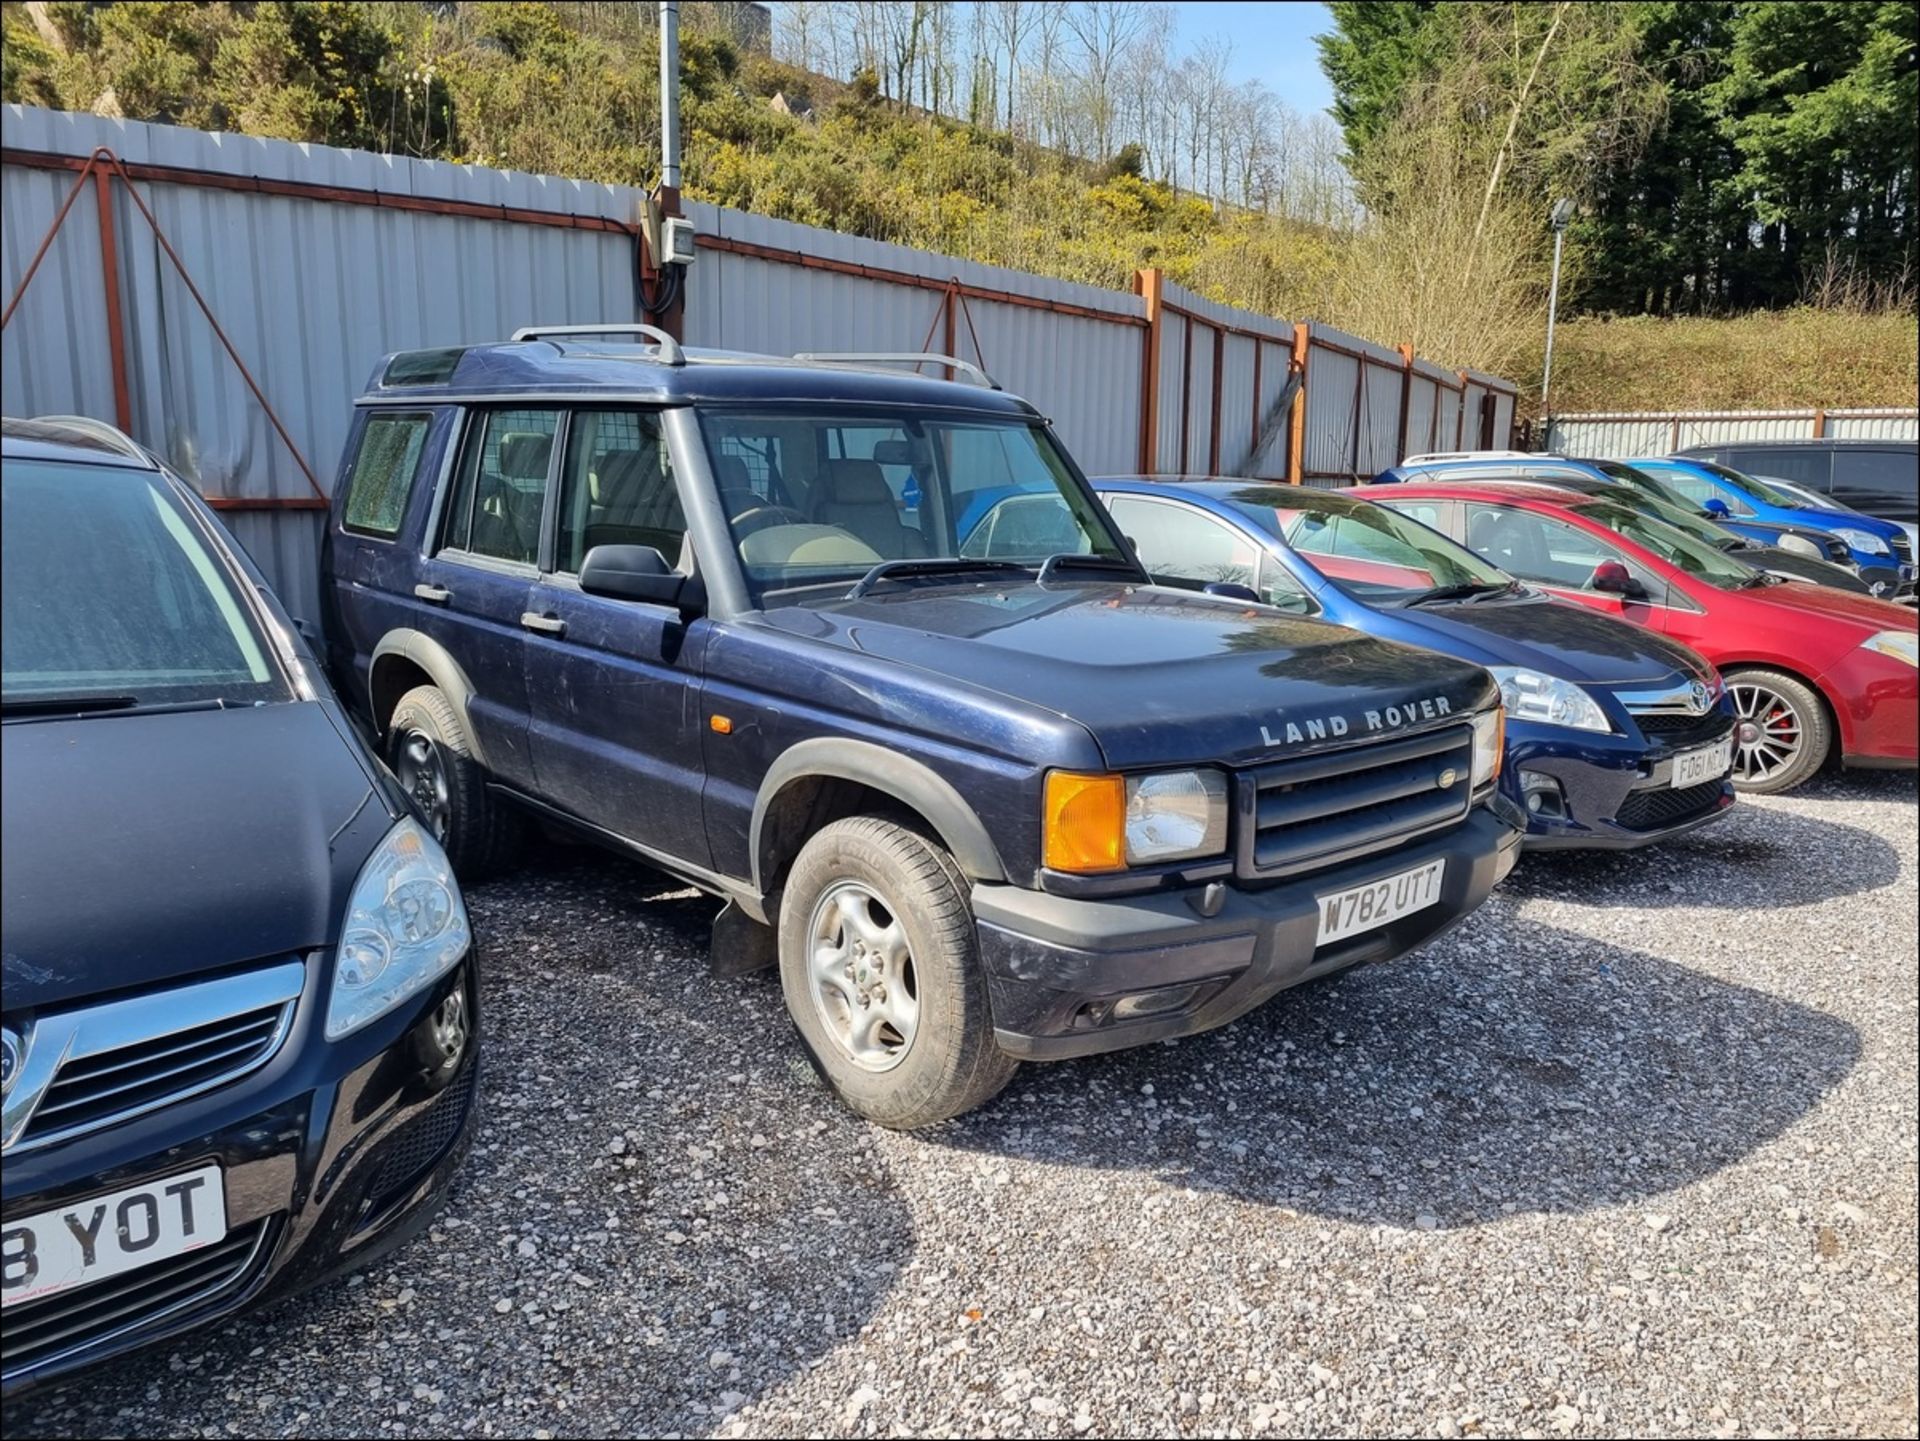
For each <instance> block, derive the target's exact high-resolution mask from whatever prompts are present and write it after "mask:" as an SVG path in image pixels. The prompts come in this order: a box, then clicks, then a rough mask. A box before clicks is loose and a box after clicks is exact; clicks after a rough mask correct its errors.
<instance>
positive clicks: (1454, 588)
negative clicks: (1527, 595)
mask: <svg viewBox="0 0 1920 1441" xmlns="http://www.w3.org/2000/svg"><path fill="white" fill-rule="evenodd" d="M1512 589H1513V582H1512V581H1510V580H1503V581H1486V580H1468V581H1461V582H1460V583H1459V584H1458V585H1436V586H1435V587H1434V588H1433V589H1432V590H1423V591H1421V592H1420V594H1418V595H1416V596H1415V597H1414V598H1413V599H1412V600H1410V601H1408V602H1407V604H1408V605H1409V606H1415V605H1425V604H1426V603H1427V602H1428V601H1430V600H1465V599H1466V598H1467V597H1468V596H1470V595H1504V594H1506V593H1507V592H1508V591H1510V590H1512Z"/></svg>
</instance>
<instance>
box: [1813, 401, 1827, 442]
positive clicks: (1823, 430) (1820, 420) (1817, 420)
mask: <svg viewBox="0 0 1920 1441" xmlns="http://www.w3.org/2000/svg"><path fill="white" fill-rule="evenodd" d="M1826 436H1827V408H1826V407H1825V406H1824V405H1823V406H1821V407H1820V408H1819V409H1818V410H1816V411H1814V413H1813V438H1814V439H1815V440H1825V439H1826Z"/></svg>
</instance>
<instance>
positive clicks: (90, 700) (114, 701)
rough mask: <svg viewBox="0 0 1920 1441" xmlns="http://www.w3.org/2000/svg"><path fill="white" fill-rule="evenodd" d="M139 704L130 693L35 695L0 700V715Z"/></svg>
mask: <svg viewBox="0 0 1920 1441" xmlns="http://www.w3.org/2000/svg"><path fill="white" fill-rule="evenodd" d="M138 704H140V698H139V697H138V696H131V695H36V696H22V697H20V698H19V699H18V700H0V715H10V716H29V715H80V714H81V713H83V712H86V711H103V710H126V709H128V708H129V707H131V706H136V705H138Z"/></svg>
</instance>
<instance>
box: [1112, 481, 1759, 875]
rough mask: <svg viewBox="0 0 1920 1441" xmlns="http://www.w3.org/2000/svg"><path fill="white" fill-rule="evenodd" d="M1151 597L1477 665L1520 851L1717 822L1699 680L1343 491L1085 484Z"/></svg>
mask: <svg viewBox="0 0 1920 1441" xmlns="http://www.w3.org/2000/svg"><path fill="white" fill-rule="evenodd" d="M1094 489H1095V490H1096V491H1097V492H1098V493H1099V494H1100V497H1101V499H1102V500H1104V501H1105V502H1106V505H1107V509H1108V511H1109V512H1110V513H1111V514H1112V515H1113V517H1114V519H1115V520H1116V521H1117V522H1118V523H1119V526H1120V529H1121V530H1122V531H1123V532H1125V533H1126V535H1127V536H1128V538H1129V539H1130V540H1131V541H1132V542H1133V544H1134V546H1135V548H1136V549H1137V551H1138V552H1139V555H1140V559H1141V562H1142V563H1143V564H1144V565H1145V566H1146V568H1147V570H1148V572H1149V573H1150V574H1151V575H1152V576H1153V578H1154V580H1155V582H1156V583H1157V584H1161V585H1171V586H1178V587H1182V588H1185V589H1191V590H1204V591H1209V592H1211V593H1213V594H1216V595H1230V596H1235V597H1238V598H1240V599H1242V600H1249V601H1256V600H1257V601H1259V602H1261V603H1263V604H1267V605H1273V606H1277V607H1279V608H1280V609H1282V610H1288V611H1292V612H1294V613H1295V614H1298V615H1310V616H1317V617H1319V618H1321V619H1323V620H1328V621H1333V622H1336V623H1338V624H1340V625H1344V626H1350V627H1352V628H1353V629H1355V630H1359V631H1364V632H1366V633H1367V634H1369V635H1373V636H1378V637H1381V638H1383V639H1387V640H1395V641H1400V642H1402V643H1404V644H1407V645H1412V646H1420V647H1423V648H1425V649H1427V650H1434V651H1440V652H1442V653H1444V654H1446V655H1450V656H1455V657H1458V658H1459V659H1461V660H1468V661H1472V662H1474V663H1476V664H1478V665H1483V666H1485V667H1486V668H1487V669H1488V670H1489V671H1491V672H1492V673H1493V676H1494V679H1495V680H1497V681H1498V682H1499V684H1500V689H1501V693H1502V695H1503V697H1504V699H1505V701H1506V706H1507V738H1506V763H1505V765H1504V766H1503V767H1502V768H1501V774H1500V787H1501V790H1502V791H1503V792H1504V793H1505V794H1506V795H1507V798H1508V799H1509V800H1511V801H1513V802H1515V803H1516V804H1517V805H1519V806H1520V807H1522V808H1523V809H1524V811H1525V814H1526V817H1527V828H1526V834H1525V844H1526V846H1527V847H1528V848H1529V849H1573V848H1612V849H1625V848H1629V847H1634V846H1644V845H1647V844H1649V843H1651V842H1654V841H1659V840H1665V839H1667V838H1668V837H1670V836H1675V835H1679V834H1681V833H1683V832H1686V831H1690V830H1693V829H1695V828H1697V827H1699V826H1703V825H1706V824H1708V823H1709V822H1711V821H1714V820H1717V819H1718V818H1720V817H1721V816H1723V815H1725V814H1726V812H1727V808H1728V807H1729V806H1731V805H1732V804H1733V788H1732V786H1731V785H1730V784H1729V783H1728V780H1727V772H1728V770H1729V768H1730V765H1731V745H1732V739H1731V738H1732V735H1733V727H1734V716H1733V708H1732V705H1731V703H1730V702H1729V701H1728V699H1727V697H1726V694H1725V691H1724V688H1723V687H1722V685H1721V682H1720V678H1719V676H1718V674H1717V673H1716V672H1715V671H1714V669H1713V667H1712V666H1711V665H1709V664H1708V663H1707V662H1706V661H1704V660H1702V659H1701V658H1700V657H1699V656H1697V655H1695V654H1694V653H1693V652H1692V651H1690V650H1688V649H1686V648H1685V647H1684V646H1681V645H1678V644H1676V643H1675V642H1673V641H1670V640H1667V639H1665V638H1664V637H1661V636H1658V635H1655V634H1653V633H1651V632H1649V631H1647V630H1645V629H1643V628H1641V627H1639V626H1634V625H1629V624H1627V623H1625V622H1623V621H1618V620H1614V619H1612V618H1610V617H1607V616H1603V615H1595V614H1593V613H1592V612H1590V611H1587V610H1585V609H1583V608H1580V607H1577V606H1572V605H1567V604H1563V603H1561V602H1559V601H1555V600H1552V599H1550V598H1548V597H1547V596H1546V595H1544V594H1543V593H1541V592H1540V591H1536V590H1532V589H1529V588H1528V587H1526V586H1523V585H1522V584H1520V582H1518V581H1516V580H1514V579H1513V578H1512V577H1511V576H1509V575H1507V574H1506V573H1505V572H1503V571H1500V570H1496V569H1495V568H1494V567H1493V566H1491V565H1489V564H1488V563H1487V562H1486V561H1484V560H1482V559H1480V558H1479V557H1478V556H1476V555H1474V554H1472V553H1471V552H1469V551H1467V550H1464V549H1463V548H1461V547H1460V546H1458V545H1456V544H1455V543H1454V542H1453V541H1451V540H1449V539H1448V538H1447V537H1446V536H1444V535H1441V534H1440V533H1439V532H1437V531H1435V530H1431V529H1429V528H1428V527H1427V526H1425V525H1422V524H1420V523H1419V522H1418V521H1417V520H1413V519H1409V518H1408V517H1406V516H1405V515H1402V514H1398V513H1396V512H1395V511H1392V510H1389V509H1387V508H1386V507H1385V506H1381V505H1375V504H1374V503H1373V502H1371V501H1368V500H1364V499H1362V498H1360V496H1358V495H1357V494H1354V493H1352V492H1340V491H1323V490H1312V489H1304V488H1300V487H1296V486H1290V485H1279V484H1272V483H1267V482H1262V481H1249V480H1223V479H1191V480H1179V481H1167V480H1148V479H1143V478H1132V477H1118V478H1112V479H1106V480H1096V481H1095V482H1094Z"/></svg>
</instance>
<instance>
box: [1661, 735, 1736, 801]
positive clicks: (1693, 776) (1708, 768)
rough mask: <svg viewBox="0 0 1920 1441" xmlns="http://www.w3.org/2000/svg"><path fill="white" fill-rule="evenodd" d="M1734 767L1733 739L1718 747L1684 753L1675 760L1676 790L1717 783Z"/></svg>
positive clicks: (1673, 782)
mask: <svg viewBox="0 0 1920 1441" xmlns="http://www.w3.org/2000/svg"><path fill="white" fill-rule="evenodd" d="M1732 767H1733V737H1732V736H1728V737H1727V738H1726V739H1725V740H1723V741H1721V742H1720V743H1719V744H1718V745H1711V746H1702V747H1701V748H1700V749H1699V750H1697V751H1682V752H1680V754H1679V755H1677V756H1675V757H1674V758H1673V781H1672V785H1673V788H1674V789H1675V790H1684V789H1685V788H1686V787H1688V786H1697V785H1704V784H1705V783H1706V782H1708V781H1717V780H1719V779H1720V777H1721V776H1723V775H1725V774H1726V773H1727V772H1728V771H1729V770H1730V769H1732Z"/></svg>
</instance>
